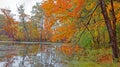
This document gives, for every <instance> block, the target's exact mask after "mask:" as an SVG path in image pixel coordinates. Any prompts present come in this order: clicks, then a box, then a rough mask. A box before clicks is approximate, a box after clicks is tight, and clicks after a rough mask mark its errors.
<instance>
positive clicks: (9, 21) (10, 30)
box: [1, 9, 18, 39]
mask: <svg viewBox="0 0 120 67" xmlns="http://www.w3.org/2000/svg"><path fill="white" fill-rule="evenodd" d="M1 11H2V13H3V14H4V16H5V25H4V26H3V29H4V30H5V31H6V32H7V35H8V36H9V37H11V38H13V39H16V37H15V35H16V34H15V33H16V32H17V31H18V22H16V21H15V20H14V19H13V17H12V16H11V14H10V12H9V10H6V9H2V10H1Z"/></svg>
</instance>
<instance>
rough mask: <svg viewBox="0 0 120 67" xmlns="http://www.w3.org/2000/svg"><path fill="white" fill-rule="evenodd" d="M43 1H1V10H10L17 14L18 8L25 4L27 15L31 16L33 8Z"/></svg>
mask: <svg viewBox="0 0 120 67" xmlns="http://www.w3.org/2000/svg"><path fill="white" fill-rule="evenodd" d="M42 1H43V0H0V8H6V9H10V10H11V12H12V13H13V14H16V15H17V14H18V13H17V6H19V5H21V4H24V8H25V13H26V14H29V15H30V12H31V10H32V6H33V5H35V4H36V2H42Z"/></svg>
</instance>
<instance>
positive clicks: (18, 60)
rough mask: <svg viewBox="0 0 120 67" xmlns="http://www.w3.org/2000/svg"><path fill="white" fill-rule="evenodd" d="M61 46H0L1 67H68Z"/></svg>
mask: <svg viewBox="0 0 120 67" xmlns="http://www.w3.org/2000/svg"><path fill="white" fill-rule="evenodd" d="M58 47H60V46H59V45H58V46H56V45H40V44H35V45H29V44H27V45H25V44H14V45H13V44H12V45H0V67H66V66H65V64H64V63H63V58H62V57H63V55H62V54H61V52H60V51H57V50H56V48H58Z"/></svg>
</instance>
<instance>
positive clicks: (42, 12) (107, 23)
mask: <svg viewBox="0 0 120 67" xmlns="http://www.w3.org/2000/svg"><path fill="white" fill-rule="evenodd" d="M17 13H18V15H19V18H18V19H17V20H16V19H15V18H14V15H15V14H14V13H11V10H10V9H6V8H0V54H1V52H2V51H3V53H4V51H5V50H6V49H7V48H3V47H4V46H5V44H7V47H8V48H9V46H11V45H12V46H15V45H17V47H12V48H15V50H17V49H16V48H18V46H19V47H23V48H24V47H25V48H24V49H25V51H23V53H22V54H14V53H12V54H7V55H6V54H5V56H3V57H5V58H8V59H9V61H7V63H4V67H13V66H10V65H13V64H12V63H11V61H14V60H11V59H12V58H13V57H14V56H19V55H20V56H22V57H23V61H22V62H24V59H25V58H26V56H28V57H29V58H30V57H33V56H37V55H38V52H39V51H40V50H41V53H40V54H41V55H40V57H41V56H42V52H44V51H46V50H47V49H50V50H51V53H53V54H54V53H55V54H56V55H55V57H56V58H58V57H59V56H60V57H61V58H62V59H61V58H60V59H61V60H58V59H57V60H56V59H55V61H56V62H59V64H58V65H56V66H55V63H54V64H53V66H51V64H52V61H54V58H53V60H52V61H51V64H47V65H48V66H42V65H41V66H40V65H39V64H40V63H37V62H36V63H37V64H38V66H37V64H36V66H35V64H34V65H33V66H25V64H23V66H19V67H39V66H40V67H119V66H120V0H43V1H42V2H41V3H39V2H38V3H36V4H35V5H34V6H33V7H32V11H31V15H28V14H26V13H25V8H24V5H23V4H21V5H19V6H18V7H17ZM3 42H4V44H3ZM5 42H6V43H5ZM9 42H19V43H21V42H22V44H18V43H17V44H16V43H11V45H9ZM24 42H25V43H26V42H27V43H29V42H30V43H32V44H26V45H25V44H24V45H23V43H24ZM36 42H37V44H38V43H39V42H42V43H43V42H45V43H46V42H47V43H51V44H47V45H52V47H49V46H45V45H46V44H39V45H35V44H34V43H36ZM54 43H55V44H54ZM53 44H54V45H53ZM57 44H60V46H59V45H57ZM32 45H33V46H32ZM56 46H58V47H56ZM38 47H40V48H38ZM53 47H54V48H55V49H54V50H53ZM3 49H5V50H3ZM19 49H21V48H19ZM39 49H40V50H39ZM9 50H11V51H12V49H11V48H10V49H9ZM9 50H7V51H9ZM15 50H14V49H13V51H15ZM48 52H49V50H48ZM31 53H32V54H31ZM29 54H30V55H29ZM53 54H49V56H48V54H46V55H45V56H47V58H48V57H52V56H53ZM1 55H2V54H1ZM1 55H0V65H1V64H2V63H1V62H3V61H6V60H3V59H2V58H1ZM57 55H59V56H57ZM43 56H44V54H43ZM34 60H35V58H34ZM40 60H41V59H40ZM42 60H45V59H44V58H42ZM47 61H48V60H46V61H44V62H46V63H47ZM34 62H35V61H34ZM41 62H42V61H41ZM61 64H62V66H61ZM2 67H3V66H2ZM15 67H18V66H15Z"/></svg>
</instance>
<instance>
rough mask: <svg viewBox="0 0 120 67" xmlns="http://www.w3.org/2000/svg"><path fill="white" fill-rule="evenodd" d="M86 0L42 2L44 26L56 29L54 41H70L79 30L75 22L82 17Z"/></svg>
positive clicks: (48, 0)
mask: <svg viewBox="0 0 120 67" xmlns="http://www.w3.org/2000/svg"><path fill="white" fill-rule="evenodd" d="M83 3H84V0H47V1H45V2H44V3H43V4H42V8H43V10H44V12H45V23H44V27H45V29H47V30H54V36H53V37H52V38H51V40H52V41H57V40H63V39H64V41H67V42H68V41H70V38H71V36H72V35H73V33H74V32H75V31H76V30H77V28H76V24H75V22H77V20H78V18H79V17H80V10H81V7H82V5H83Z"/></svg>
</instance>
